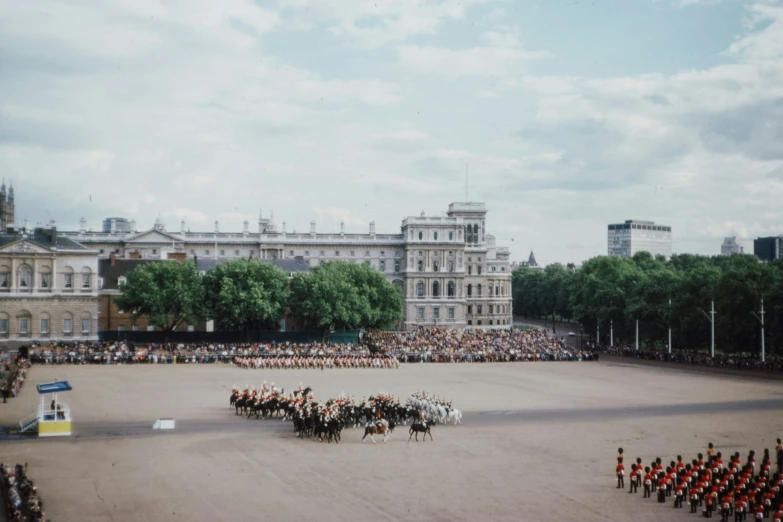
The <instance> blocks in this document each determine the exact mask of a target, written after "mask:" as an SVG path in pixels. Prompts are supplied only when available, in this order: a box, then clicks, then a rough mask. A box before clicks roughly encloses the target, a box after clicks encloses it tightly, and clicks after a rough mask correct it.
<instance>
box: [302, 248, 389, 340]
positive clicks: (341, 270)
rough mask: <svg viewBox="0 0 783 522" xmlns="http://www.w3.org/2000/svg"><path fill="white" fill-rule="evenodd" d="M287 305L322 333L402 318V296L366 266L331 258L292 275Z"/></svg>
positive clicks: (376, 325)
mask: <svg viewBox="0 0 783 522" xmlns="http://www.w3.org/2000/svg"><path fill="white" fill-rule="evenodd" d="M291 309H292V311H293V312H294V314H295V315H297V316H299V317H301V318H302V320H303V321H304V323H305V326H306V327H308V328H312V329H315V330H319V331H321V332H322V333H323V332H327V331H329V330H330V329H335V330H338V329H347V330H352V329H355V328H360V327H362V328H384V327H388V326H391V325H392V324H394V322H396V321H399V320H400V319H402V311H403V300H402V296H401V295H400V292H399V290H397V288H395V287H394V285H392V284H391V283H389V282H388V281H386V278H385V277H384V276H383V274H381V273H379V272H377V271H376V270H373V269H372V268H371V267H370V266H368V265H364V264H354V263H345V262H339V261H334V262H330V263H326V264H324V265H322V266H319V267H316V268H313V269H312V270H311V271H310V272H308V273H299V274H295V275H294V278H293V280H292V281H291Z"/></svg>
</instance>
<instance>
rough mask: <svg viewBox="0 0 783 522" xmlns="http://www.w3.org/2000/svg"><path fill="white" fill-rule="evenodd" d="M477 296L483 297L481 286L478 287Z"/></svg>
mask: <svg viewBox="0 0 783 522" xmlns="http://www.w3.org/2000/svg"><path fill="white" fill-rule="evenodd" d="M476 295H477V296H479V297H481V285H476Z"/></svg>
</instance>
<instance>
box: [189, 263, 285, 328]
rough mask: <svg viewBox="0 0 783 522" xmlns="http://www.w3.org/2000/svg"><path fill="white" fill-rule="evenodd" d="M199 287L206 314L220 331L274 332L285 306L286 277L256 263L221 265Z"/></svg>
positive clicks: (278, 270) (282, 272) (267, 264)
mask: <svg viewBox="0 0 783 522" xmlns="http://www.w3.org/2000/svg"><path fill="white" fill-rule="evenodd" d="M203 285H204V305H205V308H206V311H207V313H208V315H209V317H210V318H212V319H213V320H214V321H215V325H216V326H217V328H218V330H221V331H243V332H246V331H248V330H254V329H274V328H276V327H277V325H278V323H279V322H280V319H281V318H282V317H283V314H284V313H285V309H286V306H287V303H288V275H287V274H286V273H285V272H284V271H283V270H281V269H280V268H278V267H276V266H275V265H272V264H271V263H264V262H261V261H259V260H247V259H237V260H235V261H229V262H227V263H221V264H219V265H217V267H215V268H214V269H213V270H210V271H209V272H207V274H206V275H205V276H204V278H203Z"/></svg>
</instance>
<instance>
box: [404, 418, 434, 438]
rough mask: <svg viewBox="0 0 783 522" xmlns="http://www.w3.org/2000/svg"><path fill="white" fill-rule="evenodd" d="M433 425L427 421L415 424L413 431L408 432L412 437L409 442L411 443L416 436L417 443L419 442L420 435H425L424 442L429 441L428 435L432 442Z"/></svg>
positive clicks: (412, 427)
mask: <svg viewBox="0 0 783 522" xmlns="http://www.w3.org/2000/svg"><path fill="white" fill-rule="evenodd" d="M433 425H434V423H431V422H426V421H425V422H415V423H413V425H412V426H411V429H409V430H408V433H410V437H408V442H410V440H411V438H413V436H414V435H415V436H416V442H419V433H423V434H424V437H423V439H422V440H423V441H426V440H427V435H429V436H430V440H432V431H430V430H431V429H432V426H433Z"/></svg>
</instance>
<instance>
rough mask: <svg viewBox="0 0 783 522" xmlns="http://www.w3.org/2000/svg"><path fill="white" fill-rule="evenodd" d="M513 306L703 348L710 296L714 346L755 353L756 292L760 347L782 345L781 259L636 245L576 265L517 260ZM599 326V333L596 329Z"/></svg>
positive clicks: (603, 334)
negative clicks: (654, 250) (670, 252)
mask: <svg viewBox="0 0 783 522" xmlns="http://www.w3.org/2000/svg"><path fill="white" fill-rule="evenodd" d="M512 292H513V301H514V302H513V305H514V313H515V314H516V315H521V316H523V317H544V316H548V315H551V314H554V315H556V316H560V317H561V318H567V319H571V320H573V321H575V322H578V323H580V324H581V325H582V327H583V330H584V333H585V335H590V336H591V337H593V338H595V336H597V335H600V338H599V339H598V341H599V343H600V344H602V345H608V344H609V341H610V326H612V327H613V331H614V342H615V345H617V344H626V345H632V344H634V343H635V335H636V333H635V329H636V321H637V320H638V321H639V338H640V343H641V344H642V345H643V346H644V347H649V348H665V347H666V346H667V344H668V329H669V328H670V327H671V328H672V345H673V347H674V348H675V349H676V348H682V349H694V350H697V349H703V348H705V347H706V348H708V347H709V344H710V322H709V320H708V319H707V317H705V313H707V315H709V310H710V303H711V302H712V301H714V302H715V311H716V314H715V346H716V350H720V351H723V352H747V353H757V352H758V351H759V349H760V344H761V331H760V321H759V319H758V318H757V317H756V316H755V315H754V314H753V312H755V313H756V314H759V311H760V307H761V300H762V299H764V308H765V311H766V314H765V318H764V323H765V334H766V350H767V353H770V352H772V351H776V352H777V353H780V352H779V350H780V347H781V346H782V345H783V260H776V261H775V262H772V263H762V262H760V261H759V260H758V259H757V258H756V257H755V256H752V255H742V254H738V255H732V256H714V257H707V256H697V255H691V254H679V255H674V256H672V257H671V259H670V260H668V261H667V260H666V259H665V258H663V257H662V256H656V257H653V256H652V255H650V254H649V253H648V252H639V253H637V254H636V255H635V256H634V257H633V258H630V259H628V258H619V257H609V256H601V257H595V258H593V259H590V260H589V261H587V262H585V263H584V264H583V265H582V266H581V267H580V268H576V269H567V268H566V267H564V266H562V265H559V264H555V265H550V266H548V267H546V269H544V270H537V269H531V268H519V269H517V270H515V271H514V273H513V276H512ZM599 331H600V334H599Z"/></svg>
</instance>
